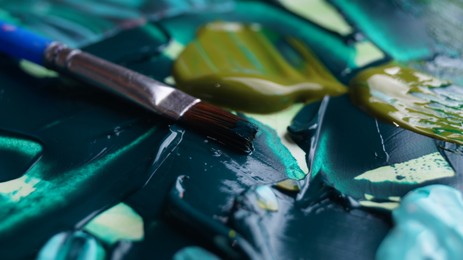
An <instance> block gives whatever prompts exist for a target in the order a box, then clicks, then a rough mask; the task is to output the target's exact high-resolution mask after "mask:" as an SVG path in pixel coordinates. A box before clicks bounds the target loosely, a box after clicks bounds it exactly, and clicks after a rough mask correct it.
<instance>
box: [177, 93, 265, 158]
mask: <svg viewBox="0 0 463 260" xmlns="http://www.w3.org/2000/svg"><path fill="white" fill-rule="evenodd" d="M181 122H182V123H184V124H186V125H188V126H189V127H191V128H194V129H195V130H196V131H198V132H200V133H203V134H205V135H206V136H208V137H210V138H212V139H214V140H216V141H217V142H219V143H221V144H223V145H225V146H227V147H230V148H232V149H235V150H237V151H240V152H244V153H250V152H251V151H252V150H253V145H252V141H253V140H254V137H255V136H256V133H257V126H255V125H254V124H252V123H250V122H249V121H247V120H246V119H243V118H241V117H239V116H236V115H234V114H232V113H230V112H228V111H225V110H223V109H221V108H219V107H216V106H213V105H211V104H207V103H204V102H199V103H197V104H195V105H194V106H192V107H191V108H190V109H188V111H187V112H185V114H184V115H183V116H182V118H181Z"/></svg>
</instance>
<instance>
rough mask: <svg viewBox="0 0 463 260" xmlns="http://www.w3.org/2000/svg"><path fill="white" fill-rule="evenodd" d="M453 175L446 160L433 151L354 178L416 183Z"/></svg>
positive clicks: (371, 180)
mask: <svg viewBox="0 0 463 260" xmlns="http://www.w3.org/2000/svg"><path fill="white" fill-rule="evenodd" d="M452 176H455V172H454V171H453V169H452V168H451V167H450V165H449V164H448V163H447V161H446V160H445V159H444V158H443V157H442V156H441V155H440V153H438V152H435V153H432V154H428V155H425V156H422V157H419V158H416V159H412V160H410V161H407V162H403V163H397V164H393V165H389V166H383V167H380V168H376V169H374V170H371V171H367V172H365V173H362V174H360V175H359V176H357V177H355V180H367V181H370V182H394V183H409V184H418V183H423V182H425V181H430V180H437V179H442V178H447V177H452Z"/></svg>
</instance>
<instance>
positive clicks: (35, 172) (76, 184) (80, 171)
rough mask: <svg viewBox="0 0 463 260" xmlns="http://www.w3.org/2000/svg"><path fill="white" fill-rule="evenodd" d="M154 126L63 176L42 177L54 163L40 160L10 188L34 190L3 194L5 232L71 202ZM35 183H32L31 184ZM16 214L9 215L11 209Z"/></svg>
mask: <svg viewBox="0 0 463 260" xmlns="http://www.w3.org/2000/svg"><path fill="white" fill-rule="evenodd" d="M154 132H155V129H151V130H149V131H147V132H146V133H145V134H143V135H141V136H140V137H138V138H137V139H136V140H134V141H133V142H132V143H130V144H128V145H127V146H125V147H123V148H121V149H119V150H117V151H114V152H113V153H110V154H108V155H106V156H105V157H103V158H101V159H100V160H97V161H95V162H92V163H89V164H87V165H85V166H83V167H81V168H76V169H72V170H69V171H65V172H61V174H60V175H58V176H56V177H55V178H53V179H51V180H50V179H43V178H42V177H43V176H46V173H47V172H49V171H52V169H51V165H44V164H43V163H42V161H38V162H37V163H36V164H35V165H34V166H33V167H32V168H31V169H30V170H29V171H28V172H27V174H26V175H25V178H24V179H23V181H21V182H19V183H16V182H15V183H14V184H15V185H17V186H16V187H13V188H12V189H11V190H14V191H17V190H21V189H23V187H28V188H29V187H30V189H31V190H32V191H31V192H29V193H26V194H25V195H24V196H21V197H19V198H15V192H14V191H13V192H11V193H6V194H5V193H4V194H0V201H1V205H2V207H1V209H0V216H2V222H1V223H0V230H1V231H2V232H3V231H6V230H8V229H9V228H13V227H14V226H15V225H17V224H18V223H20V222H21V221H23V220H25V219H28V218H37V217H40V216H44V215H46V214H47V213H48V211H51V210H53V209H54V208H56V207H60V206H63V205H65V204H67V203H69V198H68V197H71V196H72V195H73V193H79V192H81V191H80V189H82V187H83V186H84V185H85V183H87V182H91V181H92V176H95V175H98V173H99V172H102V171H104V169H106V167H108V166H109V165H110V164H111V163H113V162H114V161H115V160H118V159H119V158H120V157H121V156H122V155H123V154H124V153H126V152H128V151H130V150H131V149H132V148H133V147H135V146H137V145H139V144H141V143H143V141H145V140H146V139H147V138H149V137H150V136H151V135H152V134H153V133H154ZM31 182H33V183H31ZM13 210H14V211H15V212H16V213H15V214H9V213H8V212H10V211H13Z"/></svg>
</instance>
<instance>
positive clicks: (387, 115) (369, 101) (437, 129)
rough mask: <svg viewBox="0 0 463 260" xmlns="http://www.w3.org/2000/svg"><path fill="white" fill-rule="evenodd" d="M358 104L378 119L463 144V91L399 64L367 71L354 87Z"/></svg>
mask: <svg viewBox="0 0 463 260" xmlns="http://www.w3.org/2000/svg"><path fill="white" fill-rule="evenodd" d="M350 85H351V91H350V93H351V97H352V99H353V100H354V102H355V103H356V104H357V105H358V106H360V107H362V108H364V109H365V110H366V111H368V112H370V113H372V114H374V116H376V117H378V118H382V119H385V120H387V121H389V122H391V123H393V124H396V125H398V126H400V127H403V128H407V129H409V130H412V131H415V132H417V133H421V134H424V135H427V136H430V137H434V138H436V139H441V140H444V141H447V142H454V143H457V144H463V133H462V131H461V126H462V125H461V122H462V119H463V114H462V112H461V108H462V106H463V88H462V87H460V86H456V85H452V84H451V83H450V82H448V81H445V80H439V79H437V78H434V77H432V76H429V75H427V74H423V73H421V72H418V71H415V70H413V69H409V68H404V67H401V66H398V65H396V64H388V65H384V66H380V67H374V68H369V69H366V70H364V71H362V72H360V73H359V74H358V75H357V76H356V77H355V78H354V79H353V80H352V81H351V83H350Z"/></svg>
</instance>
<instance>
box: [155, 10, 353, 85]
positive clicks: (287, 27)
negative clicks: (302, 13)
mask: <svg viewBox="0 0 463 260" xmlns="http://www.w3.org/2000/svg"><path fill="white" fill-rule="evenodd" d="M224 14H226V15H224ZM217 21H223V22H239V23H243V24H254V23H257V24H260V25H261V26H262V27H263V28H270V29H271V30H272V31H274V32H275V33H276V34H279V35H283V36H291V38H295V39H299V40H300V41H301V42H302V43H303V44H304V45H305V46H307V47H308V48H310V50H311V51H312V52H313V53H316V55H317V58H318V59H319V60H320V61H321V62H322V64H324V66H326V67H327V69H328V70H329V71H330V72H331V73H332V74H333V75H334V76H335V77H336V78H337V79H338V80H339V79H343V78H344V76H345V74H346V71H349V70H350V69H352V68H356V67H357V64H356V48H355V46H350V45H349V44H347V43H346V39H344V38H343V37H341V36H340V35H336V34H333V33H331V32H328V31H326V29H324V28H322V27H321V26H318V25H316V24H313V23H309V22H307V20H306V19H303V18H300V17H296V16H294V15H293V14H291V13H288V12H287V11H285V10H282V9H281V8H278V7H275V6H272V5H268V4H263V3H260V2H258V1H237V2H236V3H235V8H234V9H233V10H231V11H229V12H226V13H214V12H210V13H202V14H200V15H194V14H189V15H185V16H182V17H172V18H167V19H164V20H162V21H160V24H161V25H162V26H163V27H164V28H166V29H167V30H168V31H169V32H171V35H172V37H173V38H174V39H176V41H177V42H178V43H180V44H181V45H187V44H188V43H190V42H191V41H193V40H194V39H195V38H196V32H197V30H198V28H199V27H201V26H203V25H205V24H206V23H210V22H217Z"/></svg>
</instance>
